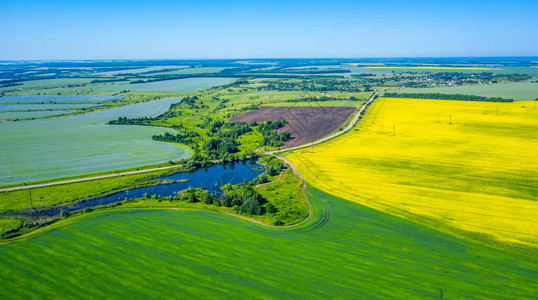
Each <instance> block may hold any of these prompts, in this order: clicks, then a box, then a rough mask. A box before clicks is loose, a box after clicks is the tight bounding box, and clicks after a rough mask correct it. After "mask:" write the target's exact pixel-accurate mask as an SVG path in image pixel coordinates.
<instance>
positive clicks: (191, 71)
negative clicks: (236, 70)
mask: <svg viewBox="0 0 538 300" xmlns="http://www.w3.org/2000/svg"><path fill="white" fill-rule="evenodd" d="M226 69H229V68H221V67H205V68H184V69H180V70H174V71H164V72H158V73H151V74H147V76H160V75H184V74H204V73H219V72H220V71H222V70H226Z"/></svg>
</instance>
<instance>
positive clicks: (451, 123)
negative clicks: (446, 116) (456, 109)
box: [449, 114, 452, 124]
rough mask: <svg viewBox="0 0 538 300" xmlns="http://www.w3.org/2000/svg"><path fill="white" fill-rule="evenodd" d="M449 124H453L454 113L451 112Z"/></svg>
mask: <svg viewBox="0 0 538 300" xmlns="http://www.w3.org/2000/svg"><path fill="white" fill-rule="evenodd" d="M449 124H452V114H450V122H449Z"/></svg>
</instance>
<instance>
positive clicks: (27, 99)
mask: <svg viewBox="0 0 538 300" xmlns="http://www.w3.org/2000/svg"><path fill="white" fill-rule="evenodd" d="M120 98H121V97H118V96H98V95H30V96H8V97H0V104H36V105H37V104H56V103H84V102H90V103H91V102H104V101H111V100H117V99H120ZM64 105H65V104H64ZM79 105H80V104H79Z"/></svg>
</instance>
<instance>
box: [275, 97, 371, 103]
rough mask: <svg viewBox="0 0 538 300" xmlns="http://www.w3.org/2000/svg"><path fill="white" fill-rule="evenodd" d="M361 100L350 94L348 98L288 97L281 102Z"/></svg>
mask: <svg viewBox="0 0 538 300" xmlns="http://www.w3.org/2000/svg"><path fill="white" fill-rule="evenodd" d="M334 100H336V101H348V100H351V101H361V99H358V98H356V97H354V96H351V97H349V98H332V97H319V98H315V97H306V98H300V99H289V100H286V101H283V102H323V101H334Z"/></svg>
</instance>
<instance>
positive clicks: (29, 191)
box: [28, 189, 34, 209]
mask: <svg viewBox="0 0 538 300" xmlns="http://www.w3.org/2000/svg"><path fill="white" fill-rule="evenodd" d="M28 194H30V209H33V208H34V206H33V205H32V190H31V189H28Z"/></svg>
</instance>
